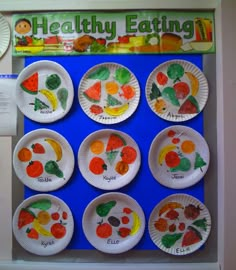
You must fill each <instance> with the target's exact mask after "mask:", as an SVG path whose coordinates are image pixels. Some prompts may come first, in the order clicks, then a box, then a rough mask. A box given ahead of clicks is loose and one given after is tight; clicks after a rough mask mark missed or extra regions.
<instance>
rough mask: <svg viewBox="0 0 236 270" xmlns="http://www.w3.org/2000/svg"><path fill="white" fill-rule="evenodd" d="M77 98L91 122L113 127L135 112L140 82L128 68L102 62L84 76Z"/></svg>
mask: <svg viewBox="0 0 236 270" xmlns="http://www.w3.org/2000/svg"><path fill="white" fill-rule="evenodd" d="M120 71H121V72H120ZM118 72H119V74H117V73H118ZM95 86H96V87H95ZM107 89H109V90H107ZM78 98H79V103H80V105H81V107H82V109H83V111H84V112H85V113H86V114H87V115H88V116H89V117H90V118H91V119H93V120H94V121H96V122H99V123H102V124H115V123H119V122H122V121H124V120H126V119H127V118H128V117H130V116H131V115H132V114H133V113H134V111H135V110H136V108H137V106H138V103H139V99H140V88H139V83H138V80H137V79H136V77H135V75H134V74H133V73H132V72H131V71H130V70H129V69H128V68H126V67H124V66H122V65H120V64H117V63H102V64H98V65H96V66H94V67H92V68H91V69H89V70H88V71H87V72H86V73H85V74H84V76H83V78H82V79H81V81H80V84H79V93H78Z"/></svg>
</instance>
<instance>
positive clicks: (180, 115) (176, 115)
mask: <svg viewBox="0 0 236 270" xmlns="http://www.w3.org/2000/svg"><path fill="white" fill-rule="evenodd" d="M167 116H168V117H171V118H174V119H175V120H178V119H184V116H183V115H182V114H174V113H172V112H168V114H167Z"/></svg>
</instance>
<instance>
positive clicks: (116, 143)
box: [106, 133, 126, 152]
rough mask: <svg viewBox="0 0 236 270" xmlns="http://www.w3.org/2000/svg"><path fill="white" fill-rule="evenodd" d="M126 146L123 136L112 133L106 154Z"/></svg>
mask: <svg viewBox="0 0 236 270" xmlns="http://www.w3.org/2000/svg"><path fill="white" fill-rule="evenodd" d="M125 145H126V141H125V139H124V138H123V137H122V136H121V135H119V134H117V133H112V134H111V135H110V137H109V139H108V142H107V147H106V152H109V151H113V150H115V149H118V148H120V147H123V146H125Z"/></svg>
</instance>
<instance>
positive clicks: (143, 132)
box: [24, 55, 204, 250]
mask: <svg viewBox="0 0 236 270" xmlns="http://www.w3.org/2000/svg"><path fill="white" fill-rule="evenodd" d="M173 59H183V60H187V61H189V62H192V63H193V64H195V65H196V66H198V67H199V68H200V69H202V56H201V55H178V56H177V55H103V56H99V55H93V56H89V55H86V56H70V57H68V56H58V57H28V58H26V59H25V66H27V65H29V64H31V63H33V62H36V61H39V60H51V61H55V62H57V63H59V64H61V65H62V66H63V67H64V68H65V69H66V70H67V71H68V73H69V74H70V76H71V79H72V81H73V85H74V93H75V95H74V101H73V105H72V108H71V110H70V112H69V113H68V114H67V115H66V116H65V117H64V118H63V119H61V120H59V121H57V122H54V123H50V124H40V123H36V122H34V121H31V120H30V119H28V118H26V117H25V119H24V133H28V132H29V131H32V130H35V129H38V128H48V129H52V130H55V131H57V132H59V133H60V134H62V136H64V137H65V138H66V139H67V140H68V142H69V143H70V145H71V146H72V148H73V151H74V155H75V160H76V162H75V169H74V173H73V175H72V177H71V179H70V180H69V182H68V183H67V184H66V185H65V186H63V187H62V188H60V189H59V190H56V191H53V192H49V193H50V194H53V195H55V196H58V197H59V198H61V199H62V200H64V201H65V202H66V203H67V204H68V206H69V207H70V209H71V211H72V213H73V216H74V221H75V230H74V235H73V238H72V241H71V243H70V244H69V246H68V249H80V250H86V249H94V248H93V247H92V246H91V244H90V243H89V242H88V241H87V239H86V238H85V235H84V233H83V230H82V216H83V212H84V210H85V208H86V206H87V205H88V204H89V202H90V201H91V200H93V199H94V198H95V197H97V196H98V195H100V194H103V193H105V192H109V191H103V190H100V189H97V188H95V187H93V186H91V185H90V184H89V183H88V182H87V181H86V180H85V179H84V178H83V177H82V175H81V173H80V171H79V168H78V159H77V154H78V150H79V147H80V145H81V143H82V141H83V140H84V139H85V137H87V136H88V135H89V134H90V133H92V132H94V131H97V130H100V129H105V128H106V129H107V128H111V129H116V130H120V131H123V132H125V133H127V134H128V135H130V136H131V137H132V138H133V139H134V140H135V141H136V142H137V144H138V145H139V148H140V151H141V166H140V170H139V172H138V174H137V176H136V177H135V179H134V180H133V181H132V182H131V183H130V184H128V185H127V186H125V187H123V188H121V189H119V190H117V191H119V192H123V193H126V194H128V195H130V196H131V197H133V198H134V199H136V200H137V202H138V203H139V204H140V205H141V207H142V208H143V211H144V213H145V216H146V225H147V223H148V219H149V216H150V213H151V211H152V209H153V208H154V207H155V206H156V205H157V204H158V203H159V202H160V201H161V200H162V199H164V198H165V197H167V196H169V195H171V194H174V193H186V194H190V195H192V196H194V197H196V198H198V199H199V200H200V201H203V200H204V180H203V179H202V180H201V181H200V182H198V183H197V184H196V185H194V186H192V187H190V188H186V189H182V190H179V189H178V190H174V189H170V188H167V187H164V186H162V185H160V184H159V183H158V182H157V181H156V180H155V179H154V177H153V176H152V174H151V171H150V169H149V166H148V152H149V148H150V145H151V143H152V140H153V139H154V138H155V136H156V135H157V133H159V132H160V131H161V130H163V129H164V128H166V127H169V126H171V125H176V124H178V125H185V126H189V127H192V128H193V129H195V130H197V131H198V132H199V133H200V134H203V112H201V113H200V114H198V115H197V116H196V117H194V118H193V119H191V120H188V121H185V122H181V123H180V122H179V123H176V122H169V121H166V120H163V119H161V118H160V117H158V116H157V115H156V114H155V113H154V112H153V111H151V109H150V107H149V105H148V103H147V100H146V97H145V84H146V81H147V78H148V76H149V74H150V73H151V72H152V71H153V69H154V68H155V67H157V66H158V65H159V64H161V63H163V62H165V61H168V60H173ZM104 62H114V63H120V64H122V65H124V66H126V67H127V68H128V69H130V70H131V71H132V72H133V73H134V75H135V76H136V78H137V79H138V81H139V84H140V89H141V97H140V103H139V105H138V108H137V110H136V111H135V113H134V114H133V115H132V116H131V117H130V118H128V119H127V120H125V121H123V122H121V123H118V124H112V125H105V124H100V123H97V122H95V121H93V120H91V119H90V118H89V117H88V116H87V115H86V114H85V113H84V111H83V110H82V108H81V107H80V104H79V101H78V85H79V83H80V80H81V78H82V76H83V75H84V73H85V72H86V71H87V70H88V69H90V68H91V67H93V66H94V65H96V64H100V63H104ZM35 194H38V192H36V191H33V190H30V189H29V188H27V187H25V197H29V196H32V195H35ZM135 249H138V250H155V249H157V247H156V245H155V244H154V243H153V242H152V240H151V238H150V236H149V233H148V226H146V229H145V233H144V236H143V238H142V240H141V241H140V242H139V244H138V245H137V246H136V247H135Z"/></svg>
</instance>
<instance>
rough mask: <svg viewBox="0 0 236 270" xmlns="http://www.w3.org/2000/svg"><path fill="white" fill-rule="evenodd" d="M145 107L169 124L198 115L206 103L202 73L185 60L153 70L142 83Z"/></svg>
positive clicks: (205, 90) (205, 88)
mask: <svg viewBox="0 0 236 270" xmlns="http://www.w3.org/2000/svg"><path fill="white" fill-rule="evenodd" d="M146 99H147V102H148V105H149V106H150V108H151V109H152V111H153V112H154V113H156V114H157V115H158V116H159V117H161V118H163V119H165V120H168V121H173V122H181V121H186V120H189V119H191V118H193V117H195V116H196V115H197V114H199V113H200V112H201V111H202V110H203V108H204V107H205V105H206V102H207V99H208V83H207V80H206V77H205V75H204V74H203V72H202V71H201V70H200V69H199V68H198V67H197V66H195V65H194V64H192V63H190V62H188V61H185V60H171V61H167V62H165V63H163V64H161V65H159V66H158V67H156V68H155V69H154V70H153V71H152V72H151V74H150V75H149V77H148V79H147V83H146Z"/></svg>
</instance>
